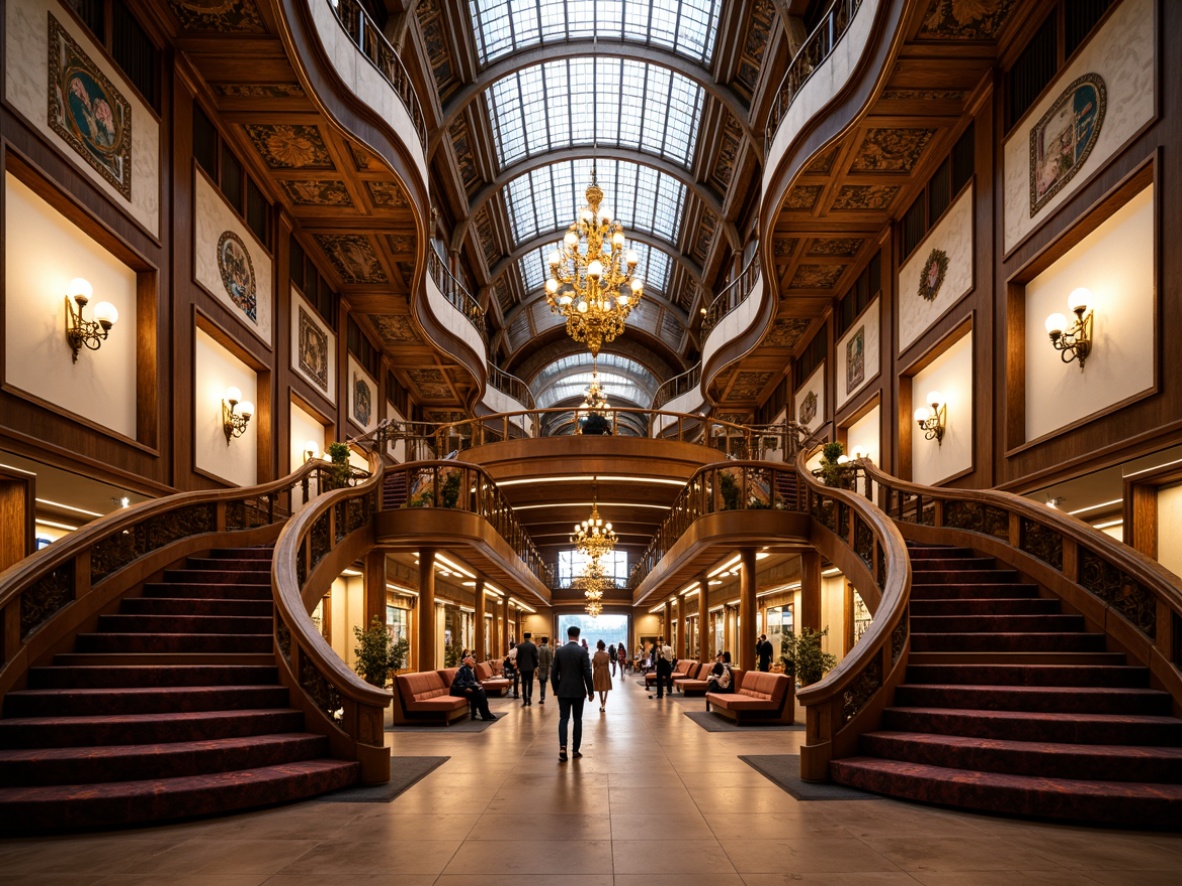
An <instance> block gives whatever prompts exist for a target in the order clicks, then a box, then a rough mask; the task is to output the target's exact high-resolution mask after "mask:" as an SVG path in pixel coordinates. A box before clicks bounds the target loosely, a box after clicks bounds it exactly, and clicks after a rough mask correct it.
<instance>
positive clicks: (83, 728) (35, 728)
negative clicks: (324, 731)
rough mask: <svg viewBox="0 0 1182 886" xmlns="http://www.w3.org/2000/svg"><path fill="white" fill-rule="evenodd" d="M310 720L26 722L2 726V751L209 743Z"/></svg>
mask: <svg viewBox="0 0 1182 886" xmlns="http://www.w3.org/2000/svg"><path fill="white" fill-rule="evenodd" d="M303 728H304V715H303V714H301V713H300V712H299V711H295V710H291V709H286V708H267V709H264V710H239V711H195V712H192V713H179V714H121V715H117V716H116V715H112V716H106V717H97V716H96V717H22V718H20V719H11V720H8V719H6V720H0V748H38V747H40V748H70V747H84V746H102V745H116V744H162V743H167V742H173V741H209V740H211V739H217V738H238V737H241V736H244V735H267V734H268V733H274V732H300V731H302V730H303Z"/></svg>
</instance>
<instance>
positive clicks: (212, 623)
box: [98, 614, 273, 634]
mask: <svg viewBox="0 0 1182 886" xmlns="http://www.w3.org/2000/svg"><path fill="white" fill-rule="evenodd" d="M272 625H273V622H272V618H271V616H270V615H267V616H262V617H258V616H226V615H122V614H120V615H100V616H99V622H98V630H99V631H100V632H105V633H112V634H142V633H152V634H269V633H270V632H271V628H272Z"/></svg>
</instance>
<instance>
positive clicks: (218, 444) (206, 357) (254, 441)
mask: <svg viewBox="0 0 1182 886" xmlns="http://www.w3.org/2000/svg"><path fill="white" fill-rule="evenodd" d="M193 362H194V366H193V456H194V458H193V460H194V464H195V465H196V466H197V467H198V468H200V469H201V470H203V471H208V472H209V473H210V474H213V475H214V476H215V477H220V478H221V479H223V480H227V481H229V482H230V483H236V484H237V485H239V486H253V485H254V484H255V483H257V482H258V423H259V416H258V415H257V406H256V414H255V415H254V416H252V417H251V419H250V423H249V424H247V426H246V432H245V433H244V434H243V435H242V436H241V437H235V438H233V439H232V440H231V441H230V444H229V445H228V446H227V445H226V432H225V430H224V429H223V426H222V398H223V397H224V396H225V395H226V389H227V388H229V387H235V388H238V389H239V390H240V391H242V399H243V400H249V401H250V402H252V403H256V404H257V403H258V377H257V376H256V375H255V373H254V370H253V369H251V368H250V367H249V366H247V365H246V364H245V363H243V362H242V361H241V360H239V359H238V358H237V357H235V356H234V355H233V354H231V353H230V352H229V351H227V350H226V349H225V348H223V347H222V346H221V345H220V344H218V343H217V342H216V341H214V340H213V339H212V338H211V337H210V336H209V335H208V334H206V333H205V332H203V331H202V330H200V329H198V330H196V342H195V349H194V355H193Z"/></svg>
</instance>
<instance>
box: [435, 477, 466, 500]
mask: <svg viewBox="0 0 1182 886" xmlns="http://www.w3.org/2000/svg"><path fill="white" fill-rule="evenodd" d="M461 479H462V472H461V471H452V472H451V473H449V474H448V475H447V479H446V480H444V481H443V483H442V484H441V485H440V487H439V498H440V500H441V501H440V503H441V504H442V505H443V507H445V508H454V507H455V506H456V503H457V502H458V501H459V500H460V480H461Z"/></svg>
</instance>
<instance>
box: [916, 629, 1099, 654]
mask: <svg viewBox="0 0 1182 886" xmlns="http://www.w3.org/2000/svg"><path fill="white" fill-rule="evenodd" d="M1105 645H1106V643H1105V639H1104V635H1103V634H1069V633H1055V634H1045V633H1044V634H1035V633H1009V634H1007V633H988V634H977V633H973V634H919V633H913V634H912V635H911V648H912V649H913V650H915V651H916V652H929V651H931V652H939V651H942V650H954V651H960V652H971V651H987V652H1024V651H1043V652H1102V651H1103V650H1104V648H1105Z"/></svg>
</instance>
